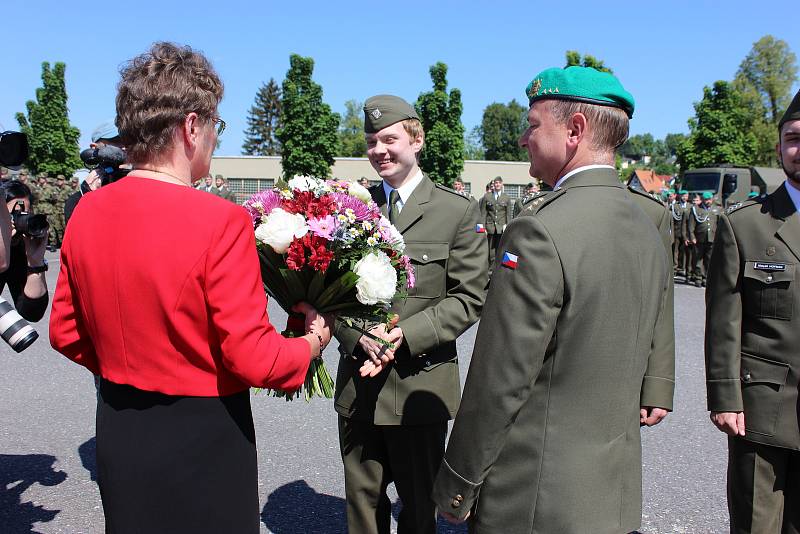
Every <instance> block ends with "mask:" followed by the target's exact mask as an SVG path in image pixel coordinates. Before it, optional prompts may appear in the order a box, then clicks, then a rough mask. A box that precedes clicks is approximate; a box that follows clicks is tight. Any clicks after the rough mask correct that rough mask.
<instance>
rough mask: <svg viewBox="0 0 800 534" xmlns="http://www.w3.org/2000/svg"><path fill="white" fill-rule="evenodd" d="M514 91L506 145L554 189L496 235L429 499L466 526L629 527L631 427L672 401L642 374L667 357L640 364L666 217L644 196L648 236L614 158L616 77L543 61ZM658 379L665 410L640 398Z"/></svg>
mask: <svg viewBox="0 0 800 534" xmlns="http://www.w3.org/2000/svg"><path fill="white" fill-rule="evenodd" d="M527 94H528V97H529V103H530V109H529V112H528V120H529V124H530V125H531V126H530V127H529V128H528V129H527V130H526V131H525V133H524V134H523V136H522V138H521V140H520V144H521V145H522V146H524V147H525V148H527V150H528V155H529V157H530V160H531V168H530V174H531V175H532V176H533V175H535V176H537V177H539V178H540V179H541V180H542V181H544V182H545V183H549V184H551V185H553V186H554V191H553V192H552V193H549V194H547V195H545V196H544V197H543V200H541V201H539V199H537V200H534V201H533V202H532V203H531V204H530V206H529V207H526V208H525V209H524V210H523V212H522V214H521V215H520V216H519V217H518V218H516V219H514V220H513V221H512V222H511V224H510V225H509V227H508V229H507V231H506V233H505V235H504V236H503V240H502V241H501V244H500V250H499V254H498V257H499V258H500V259H501V262H500V264H499V265H498V267H497V270H496V271H495V273H494V276H493V277H492V283H491V286H490V288H489V294H488V296H487V298H486V305H485V308H484V313H483V315H482V317H481V323H480V329H479V331H478V334H477V338H476V341H475V350H474V353H473V355H472V362H471V365H470V371H469V374H468V375H467V382H466V386H465V388H464V394H463V397H462V401H461V407H460V408H459V412H458V415H457V417H456V420H455V423H454V425H453V430H452V433H451V435H450V439H449V442H448V447H447V453H446V455H445V460H444V463H443V464H442V468H441V470H440V472H439V475H438V476H437V479H436V484H435V486H434V500H435V501H436V503H437V505H438V506H439V509H440V511H442V512H445V513H447V514H449V516H451V517H453V518H455V519H456V520H461V519H464V518H466V517H471V525H470V532H471V533H473V534H488V533H492V534H496V533H507V532H508V533H521V532H543V533H550V532H553V533H555V532H558V533H561V532H575V533H577V532H581V533H584V532H585V533H589V532H591V533H609V534H610V533H615V534H616V533H623V532H630V531H633V530H636V529H637V528H638V527H639V525H640V523H641V449H640V447H641V441H640V424H641V423H642V422H643V421H644V423H645V424H656V423H657V422H659V421H660V420H661V419H662V418H663V417H664V416H665V415H666V413H667V410H666V409H665V408H667V407H669V406H671V402H672V401H671V384H670V387H666V388H665V387H663V386H664V384H663V383H664V382H666V381H668V377H663V376H651V375H648V372H649V370H650V369H661V370H664V369H666V367H667V366H664V365H660V364H659V365H655V364H654V362H651V361H650V360H652V359H653V358H657V357H664V356H666V357H667V358H668V359H671V358H670V355H669V353H668V352H667V351H665V350H661V349H662V347H658V348H656V345H658V344H659V343H665V344H666V345H671V344H672V343H674V334H673V333H672V332H667V333H666V335H665V336H663V337H661V336H657V335H656V332H657V331H658V330H659V329H660V327H661V326H662V325H663V324H664V323H663V321H662V320H661V315H662V314H663V313H664V310H665V309H667V308H668V306H667V299H668V295H669V288H670V278H671V272H670V271H671V269H670V267H669V257H668V254H667V251H666V248H667V242H668V237H667V234H666V231H667V230H668V223H667V221H668V220H669V219H668V218H667V217H668V215H667V213H666V211H665V208H664V207H663V205H661V204H660V203H657V201H656V200H655V199H642V200H643V201H646V203H649V204H650V205H651V206H652V207H653V209H654V211H657V212H658V215H657V218H658V220H659V224H660V225H661V227H662V228H663V229H664V230H665V232H663V233H661V234H660V233H659V231H658V230H657V229H656V227H655V225H654V224H653V222H654V218H651V217H649V216H648V215H647V214H646V213H645V212H644V211H643V210H642V209H641V208H640V207H639V206H638V203H637V201H635V200H634V198H633V193H630V192H629V191H628V189H627V188H626V187H625V186H624V185H622V184H621V183H620V181H619V177H618V174H617V171H616V169H615V168H614V166H613V165H614V150H615V147H617V146H619V145H621V144H622V143H623V142H624V141H625V139H626V137H627V134H628V121H629V117H630V116H631V114H632V113H633V107H634V104H633V98H632V97H631V95H630V94H629V93H628V92H627V91H625V90H624V89H623V87H622V86H621V84H620V83H619V81H618V80H617V79H616V78H614V77H613V76H612V75H611V74H609V73H603V72H600V71H598V70H596V69H592V68H586V67H568V68H566V69H560V68H554V69H548V70H546V71H544V72H542V73H541V74H539V75H538V76H537V77H536V78H535V79H534V80H533V81H532V82H531V83H530V84H529V85H528V89H527ZM534 204H536V205H535V206H534ZM620 209H622V210H624V211H625V213H626V216H625V217H624V218H623V217H619V215H618V214H619V211H620ZM673 357H674V356H673ZM666 374H668V375H670V376H672V375H673V374H674V370H672V371H670V370H669V369H667V371H666ZM665 391H669V392H670V395H669V397H670V398H669V399H668V403H669V406H667V407H659V406H658V405H657V404H656V405H655V406H652V405H650V406H648V405H643V404H642V403H643V402H656V401H655V399H656V398H658V399H660V400H658V402H661V401H667V399H665V398H664V397H665V395H664V393H665ZM645 399H653V400H652V401H651V400H648V401H645ZM642 410H643V411H642Z"/></svg>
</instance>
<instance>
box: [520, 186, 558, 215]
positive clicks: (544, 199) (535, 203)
mask: <svg viewBox="0 0 800 534" xmlns="http://www.w3.org/2000/svg"><path fill="white" fill-rule="evenodd" d="M566 191H567V190H566V189H559V190H558V191H540V192H539V193H537V194H536V195H534V196H533V197H531V199H530V200H529V201H528V202H527V203H525V205H524V207H523V208H522V211H521V212H520V215H533V214H534V213H538V212H539V211H541V209H542V208H544V207H545V206H547V205H548V204H551V203H552V202H553V201H554V200H555V199H557V198H559V197H561V196H563V195H564V193H565V192H566Z"/></svg>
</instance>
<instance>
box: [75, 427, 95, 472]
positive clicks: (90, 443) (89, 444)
mask: <svg viewBox="0 0 800 534" xmlns="http://www.w3.org/2000/svg"><path fill="white" fill-rule="evenodd" d="M78 455H79V456H80V457H81V464H83V468H84V469H86V470H87V471H89V476H90V477H91V478H92V482H97V439H96V438H94V437H92V438H90V439H88V440H86V442H85V443H84V444H83V445H81V446H80V447H78Z"/></svg>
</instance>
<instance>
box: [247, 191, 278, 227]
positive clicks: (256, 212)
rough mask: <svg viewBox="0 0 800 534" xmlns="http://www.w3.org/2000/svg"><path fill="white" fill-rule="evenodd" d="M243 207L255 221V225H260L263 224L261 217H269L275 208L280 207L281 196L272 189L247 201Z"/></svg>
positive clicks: (259, 193) (261, 192)
mask: <svg viewBox="0 0 800 534" xmlns="http://www.w3.org/2000/svg"><path fill="white" fill-rule="evenodd" d="M243 205H244V209H246V210H247V213H249V214H250V217H251V218H252V219H253V224H254V225H258V224H260V223H261V217H263V216H264V215H269V214H270V213H272V210H273V209H274V208H278V207H280V205H281V195H280V193H278V192H277V191H274V190H272V189H267V190H265V191H259V192H258V193H256V194H255V195H253V196H251V197H250V198H249V199H247V200H246V201H245V203H244V204H243Z"/></svg>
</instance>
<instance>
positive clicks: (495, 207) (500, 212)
mask: <svg viewBox="0 0 800 534" xmlns="http://www.w3.org/2000/svg"><path fill="white" fill-rule="evenodd" d="M491 185H492V188H491V190H489V191H487V192H486V194H485V195H483V198H482V199H481V201H480V203H479V206H480V210H481V222H482V223H483V225H484V229H485V230H486V238H487V240H488V241H489V274H490V275H491V274H492V271H493V269H494V266H495V265H494V264H495V260H496V256H497V245H498V243H500V237H502V235H503V231H504V230H505V229H506V226H508V223H510V222H511V219H512V215H513V209H514V206H513V203H512V202H511V197H509V196H508V195H507V194H505V192H503V178H502V177H500V176H498V177H497V178H495V179H494V180H492V184H491Z"/></svg>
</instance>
